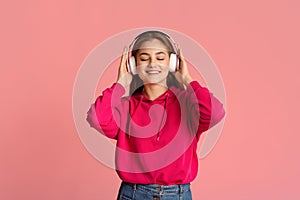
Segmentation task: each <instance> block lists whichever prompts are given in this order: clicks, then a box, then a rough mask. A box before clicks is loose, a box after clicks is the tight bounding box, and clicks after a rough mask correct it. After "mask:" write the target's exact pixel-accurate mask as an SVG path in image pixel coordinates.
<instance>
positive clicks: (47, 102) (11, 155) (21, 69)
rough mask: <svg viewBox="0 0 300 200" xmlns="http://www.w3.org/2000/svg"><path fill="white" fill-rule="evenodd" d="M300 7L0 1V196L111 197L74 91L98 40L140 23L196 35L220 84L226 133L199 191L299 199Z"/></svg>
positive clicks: (200, 194) (289, 3) (111, 186)
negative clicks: (79, 128) (75, 107)
mask: <svg viewBox="0 0 300 200" xmlns="http://www.w3.org/2000/svg"><path fill="white" fill-rule="evenodd" d="M299 8H300V3H299V1H296V0H275V1H274V0H272V1H271V0H265V1H261V0H260V1H259V0H252V1H248V2H245V1H239V0H228V1H214V0H212V1H174V0H172V1H167V0H165V1H162V0H160V1H136V0H132V1H105V2H104V1H96V0H95V1H58V0H51V1H50V0H47V1H37V0H35V1H34V0H28V1H17V2H15V1H5V2H4V1H2V2H1V6H0V21H1V33H0V34H1V38H0V40H1V41H0V44H1V48H0V49H1V61H0V62H1V77H0V87H1V100H0V101H1V104H0V110H1V115H0V116H1V119H0V121H1V126H0V134H1V135H0V199H5V200H15V199H24V200H25V199H26V200H38V199H43V200H48V199H49V200H50V199H51V200H65V199H72V200H81V199H85V200H97V199H115V197H116V194H117V190H118V188H119V183H120V180H119V178H118V177H117V175H116V173H115V172H114V170H112V169H110V168H108V167H105V166H103V165H102V164H101V163H99V162H98V161H97V160H96V159H94V158H93V157H92V156H91V155H90V154H89V153H88V151H87V150H86V149H85V147H84V146H83V144H82V143H81V141H80V139H79V137H78V134H77V132H76V129H75V125H74V121H73V116H72V89H73V84H74V81H75V78H76V73H77V71H78V69H79V67H80V65H81V63H82V62H83V60H84V58H85V57H86V56H87V54H88V53H89V52H90V51H91V50H92V49H93V48H94V47H95V46H96V45H98V44H99V43H101V42H102V41H104V40H105V39H107V38H108V37H110V36H112V35H114V34H117V33H119V32H122V31H126V30H129V29H133V28H138V27H145V26H155V27H164V28H169V29H173V30H177V31H179V32H182V33H184V34H186V35H188V36H190V37H192V38H193V39H195V40H196V41H197V42H198V43H200V44H201V45H202V46H203V47H204V48H205V49H206V50H207V51H208V53H209V54H210V56H211V57H212V59H213V60H214V61H215V63H216V64H217V66H218V67H219V71H220V73H221V75H222V78H223V81H224V85H225V89H226V95H227V116H226V121H225V124H224V128H223V133H222V136H221V139H220V140H219V141H218V143H217V145H216V146H215V148H214V149H213V151H212V152H211V153H210V154H209V156H208V157H206V158H205V159H203V160H200V168H199V175H198V177H197V179H196V180H195V181H194V182H193V183H192V190H193V197H194V199H196V200H198V199H199V200H220V199H222V200H227V199H228V200H250V199H251V200H253V199H256V200H260V199H261V200H265V199H273V200H279V199H280V200H283V199H284V200H285V199H289V200H296V199H299V198H300V192H299V185H300V183H299V182H300V170H299V169H300V161H299V150H300V147H299V146H300V145H299V144H298V143H299V139H300V136H299V134H300V131H299V130H300V129H299V116H298V114H299V112H300V109H299V106H298V103H299V100H300V93H299V89H298V88H299V86H300V79H299V77H298V76H299V72H300V70H299V68H300V61H299V45H300V39H299V35H300V28H299V19H300V12H299ZM124 45H125V44H124ZM120 52H121V50H120ZM115 78H116V74H112V75H111V80H112V81H114V80H115Z"/></svg>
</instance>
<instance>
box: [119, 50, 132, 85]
mask: <svg viewBox="0 0 300 200" xmlns="http://www.w3.org/2000/svg"><path fill="white" fill-rule="evenodd" d="M127 52H128V49H127V47H126V46H125V47H124V49H123V53H122V57H121V62H120V66H119V71H118V80H117V82H118V83H120V84H121V85H122V86H123V87H124V88H126V87H127V86H129V85H130V83H131V81H132V75H131V73H129V72H128V70H127Z"/></svg>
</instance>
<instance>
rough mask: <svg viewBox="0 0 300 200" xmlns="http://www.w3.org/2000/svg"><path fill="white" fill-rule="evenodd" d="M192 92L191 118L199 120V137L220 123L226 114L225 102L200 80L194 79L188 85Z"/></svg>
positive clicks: (189, 91) (190, 100)
mask: <svg viewBox="0 0 300 200" xmlns="http://www.w3.org/2000/svg"><path fill="white" fill-rule="evenodd" d="M187 90H188V93H189V94H190V99H189V102H190V106H191V111H192V112H191V115H192V116H191V120H192V122H195V121H196V120H197V121H198V120H199V124H198V129H197V138H198V139H199V137H200V134H201V133H202V132H204V131H206V130H208V129H210V128H211V127H213V126H215V125H216V124H217V123H219V122H220V121H221V120H222V119H223V117H224V116H225V110H224V107H223V104H222V103H221V102H220V101H219V100H218V99H217V98H216V97H215V96H214V95H213V93H211V92H210V91H209V90H208V89H207V88H206V87H202V86H201V85H200V84H199V82H198V81H192V82H190V84H189V85H188V87H187Z"/></svg>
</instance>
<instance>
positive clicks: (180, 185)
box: [179, 184, 182, 194]
mask: <svg viewBox="0 0 300 200" xmlns="http://www.w3.org/2000/svg"><path fill="white" fill-rule="evenodd" d="M179 187H180V194H182V185H181V184H180V185H179Z"/></svg>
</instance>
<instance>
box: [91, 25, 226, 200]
mask: <svg viewBox="0 0 300 200" xmlns="http://www.w3.org/2000/svg"><path fill="white" fill-rule="evenodd" d="M172 41H173V40H171V38H170V37H169V36H168V35H167V34H166V33H163V32H161V31H156V30H152V31H146V32H143V33H141V34H140V35H138V36H137V37H136V39H135V41H134V43H133V47H132V49H131V57H129V56H128V55H129V54H128V49H127V48H126V47H125V48H124V51H123V55H122V58H121V62H120V66H119V72H118V78H117V81H116V82H115V83H113V84H112V86H111V87H110V88H107V89H105V90H104V91H103V93H102V95H101V96H99V97H98V98H97V99H96V101H95V103H94V104H92V105H91V108H90V110H89V111H88V116H87V121H88V122H89V123H90V125H91V126H92V127H93V128H96V129H97V130H98V131H99V132H101V133H102V134H104V135H106V136H107V137H109V138H113V139H116V140H117V149H116V171H117V173H118V175H119V177H120V178H121V180H122V183H121V186H120V189H119V194H118V200H122V199H125V200H147V199H149V200H150V199H151V200H153V199H164V200H169V199H170V200H171V199H172V200H176V199H178V200H179V199H181V200H191V199H192V194H191V190H190V183H191V182H192V181H193V180H194V179H195V177H196V175H197V171H198V158H197V153H196V149H197V142H198V141H199V139H200V136H201V133H203V132H204V131H206V130H208V129H209V128H210V127H212V126H214V125H215V124H217V123H218V122H219V121H220V120H221V119H222V118H223V117H224V116H225V111H224V108H223V104H222V103H221V102H220V101H219V100H218V99H216V98H215V97H214V96H213V95H212V93H210V91H209V90H208V89H207V88H205V87H202V86H201V85H200V84H199V82H197V81H196V80H194V79H193V78H192V76H191V75H190V73H189V70H188V67H187V63H186V61H185V59H184V57H183V54H182V51H181V49H177V50H176V49H175V45H174V43H173V44H172ZM174 55H175V58H174ZM174 59H175V60H174ZM177 59H178V60H177ZM129 61H130V62H129ZM178 61H179V62H178ZM174 62H175V68H174ZM174 69H175V71H174ZM127 88H129V91H126V90H128V89H127ZM125 92H127V93H128V94H129V95H128V96H124V93H125ZM212 110H213V112H212Z"/></svg>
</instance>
